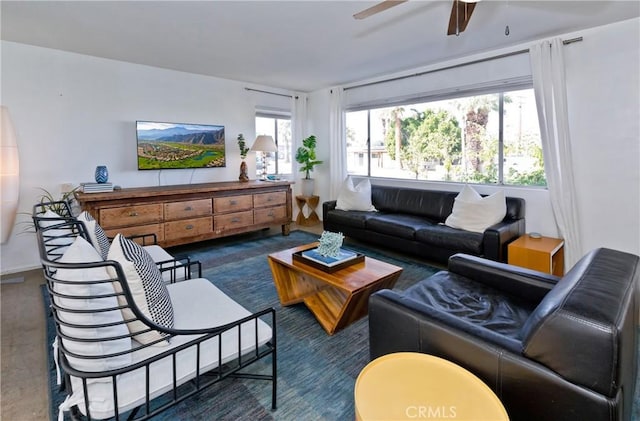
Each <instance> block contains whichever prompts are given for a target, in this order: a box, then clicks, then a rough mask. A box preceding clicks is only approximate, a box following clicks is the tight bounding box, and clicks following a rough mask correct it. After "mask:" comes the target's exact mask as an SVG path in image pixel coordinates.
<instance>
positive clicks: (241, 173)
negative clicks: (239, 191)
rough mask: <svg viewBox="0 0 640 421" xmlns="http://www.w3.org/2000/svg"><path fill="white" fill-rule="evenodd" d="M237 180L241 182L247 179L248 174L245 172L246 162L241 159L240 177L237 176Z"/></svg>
mask: <svg viewBox="0 0 640 421" xmlns="http://www.w3.org/2000/svg"><path fill="white" fill-rule="evenodd" d="M238 180H240V181H241V182H243V183H244V182H247V181H249V175H248V173H247V163H246V162H244V161H242V163H241V164H240V177H238Z"/></svg>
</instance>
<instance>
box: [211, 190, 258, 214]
mask: <svg viewBox="0 0 640 421" xmlns="http://www.w3.org/2000/svg"><path fill="white" fill-rule="evenodd" d="M251 208H253V197H252V196H251V195H250V194H247V195H239V196H226V197H216V198H214V199H213V210H214V212H215V213H222V212H234V211H242V210H247V209H251Z"/></svg>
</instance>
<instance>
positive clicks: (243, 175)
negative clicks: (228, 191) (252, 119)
mask: <svg viewBox="0 0 640 421" xmlns="http://www.w3.org/2000/svg"><path fill="white" fill-rule="evenodd" d="M238 148H240V158H241V159H242V163H241V164H240V176H239V177H238V180H240V181H242V182H245V181H249V175H248V171H247V163H246V162H244V160H245V159H246V158H247V153H248V152H249V148H248V147H247V144H246V143H245V141H244V136H243V135H242V133H240V134H239V135H238Z"/></svg>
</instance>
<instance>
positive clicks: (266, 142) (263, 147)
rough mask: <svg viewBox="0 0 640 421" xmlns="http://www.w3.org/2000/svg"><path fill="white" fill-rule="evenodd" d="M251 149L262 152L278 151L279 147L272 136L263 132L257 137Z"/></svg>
mask: <svg viewBox="0 0 640 421" xmlns="http://www.w3.org/2000/svg"><path fill="white" fill-rule="evenodd" d="M251 150H252V151H260V152H278V147H277V146H276V142H274V141H273V138H272V137H271V136H268V135H264V134H261V135H259V136H258V137H256V141H255V142H253V146H252V147H251Z"/></svg>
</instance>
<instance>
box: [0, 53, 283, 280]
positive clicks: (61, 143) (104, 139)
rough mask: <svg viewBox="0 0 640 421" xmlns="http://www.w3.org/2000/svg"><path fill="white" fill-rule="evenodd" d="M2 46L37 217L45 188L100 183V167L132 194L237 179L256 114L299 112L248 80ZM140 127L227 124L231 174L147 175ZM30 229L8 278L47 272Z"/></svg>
mask: <svg viewBox="0 0 640 421" xmlns="http://www.w3.org/2000/svg"><path fill="white" fill-rule="evenodd" d="M1 47H2V105H6V106H7V107H9V110H10V112H11V116H12V118H13V123H14V125H15V128H16V132H17V138H18V147H19V154H20V182H21V185H20V204H19V212H25V213H28V214H30V213H31V206H32V205H33V204H34V203H35V202H36V200H37V197H38V195H39V191H38V188H40V187H41V188H45V189H47V190H48V191H50V192H51V193H53V194H55V195H58V194H59V193H60V191H61V185H62V184H63V183H74V184H78V183H80V182H83V181H94V180H93V178H94V175H93V174H94V169H95V167H96V165H100V164H103V165H107V166H108V168H109V180H110V181H112V182H113V183H114V184H118V185H121V186H122V187H136V186H152V185H159V184H160V185H168V184H180V183H199V182H210V181H229V180H237V179H238V174H239V167H240V153H239V151H238V146H237V142H236V137H237V135H238V133H243V134H244V137H245V139H247V142H248V143H249V145H251V144H252V143H253V139H255V133H254V131H255V109H256V107H260V108H278V109H282V108H285V109H287V110H288V109H289V107H290V104H289V101H287V99H286V98H284V99H283V97H278V96H274V95H265V94H260V93H255V92H249V91H247V90H245V87H246V86H247V84H244V83H240V82H235V81H229V80H225V79H218V78H212V77H206V76H200V75H194V74H189V73H183V72H176V71H169V70H163V69H158V68H154V67H148V66H140V65H135V64H130V63H124V62H118V61H113V60H106V59H100V58H95V57H90V56H85V55H79V54H72V53H67V52H63V51H58V50H52V49H46V48H39V47H33V46H28V45H24V44H17V43H11V42H2V44H1ZM256 88H261V89H266V90H269V91H272V92H273V91H275V92H278V90H274V89H270V88H267V87H259V86H258V87H256ZM136 120H151V121H167V122H179V123H202V124H207V123H211V124H222V125H224V126H225V135H226V150H227V162H226V167H225V168H211V169H198V170H163V171H138V170H137V161H136V135H135V121H136ZM252 158H253V154H250V156H249V158H248V159H247V163H248V164H249V166H250V168H249V171H250V172H249V174H255V160H254V159H252ZM252 178H253V177H252ZM17 219H18V222H20V221H22V222H24V221H28V220H29V218H28V216H26V215H19V216H18V218H17ZM25 227H26V225H25V224H19V225H18V226H16V227H15V228H14V230H13V232H12V235H11V237H10V239H9V241H8V242H7V243H6V244H3V245H2V246H1V248H0V253H1V258H2V260H1V273H3V274H5V273H11V272H15V271H19V270H24V269H30V268H35V267H38V266H39V260H38V253H37V250H36V243H35V237H34V235H33V234H24V233H23V234H20V232H21V231H22V230H23V228H25Z"/></svg>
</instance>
